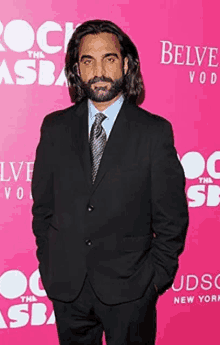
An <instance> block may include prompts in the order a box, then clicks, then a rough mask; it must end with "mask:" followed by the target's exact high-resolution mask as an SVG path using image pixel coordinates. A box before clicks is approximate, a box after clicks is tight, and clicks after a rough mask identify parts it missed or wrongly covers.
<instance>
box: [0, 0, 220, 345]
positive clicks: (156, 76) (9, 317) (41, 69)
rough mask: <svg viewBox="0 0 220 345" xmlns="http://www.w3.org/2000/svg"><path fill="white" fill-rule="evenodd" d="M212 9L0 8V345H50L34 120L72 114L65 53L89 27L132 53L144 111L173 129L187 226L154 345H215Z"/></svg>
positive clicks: (215, 17)
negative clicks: (130, 44)
mask: <svg viewBox="0 0 220 345" xmlns="http://www.w3.org/2000/svg"><path fill="white" fill-rule="evenodd" d="M15 3H17V5H15ZM94 4H95V5H94ZM219 10H220V5H219V1H218V0H213V1H212V5H211V6H210V1H208V0H194V1H191V0H185V1H177V0H156V1H149V2H147V1H145V0H140V1H138V2H137V1H136V0H130V1H129V0H109V1H107V2H105V1H96V2H91V1H86V0H82V1H78V0H72V1H67V0H62V1H58V0H53V1H52V0H44V1H41V0H39V1H36V2H34V1H33V2H30V1H26V0H19V1H17V2H15V1H13V0H8V1H7V2H4V3H3V2H2V4H1V5H0V90H1V125H0V143H1V157H0V209H1V220H0V222H1V223H0V229H1V241H0V342H1V344H4V345H6V344H7V345H12V344H16V345H20V344H22V345H25V344H30V343H32V344H33V345H35V344H36V345H37V344H54V345H55V344H58V341H57V335H56V328H55V325H54V315H53V311H52V305H51V302H50V301H49V300H48V299H47V297H46V296H45V292H44V290H43V288H42V285H41V282H40V279H39V274H38V270H37V266H38V263H37V259H36V257H35V250H36V248H35V240H34V237H33V235H32V230H31V219H32V217H31V206H32V200H31V196H30V181H31V173H32V169H33V161H34V157H35V149H36V145H37V143H38V141H39V134H40V132H39V129H40V125H41V123H42V120H43V117H44V116H45V115H46V114H48V113H49V112H51V111H54V110H57V109H61V108H64V107H66V106H69V105H70V98H69V95H68V89H67V88H66V84H65V79H64V77H63V72H62V69H63V65H64V56H65V46H66V43H67V42H68V39H69V37H70V35H71V33H72V31H73V29H74V28H75V27H76V25H77V24H79V23H82V22H83V21H85V20H88V19H95V18H103V19H109V20H112V21H114V22H115V23H116V24H118V25H119V26H121V27H122V28H123V29H124V30H125V32H127V33H128V35H129V36H130V37H131V38H132V40H133V41H134V43H135V44H136V46H137V48H138V51H139V53H140V59H141V67H142V73H143V76H144V81H145V86H146V99H145V102H144V103H143V104H142V107H143V108H145V109H148V110H149V111H151V112H154V113H157V114H159V115H161V116H164V117H165V118H167V119H168V120H170V121H171V122H172V124H173V128H174V133H175V143H176V148H177V151H178V153H179V156H180V159H181V162H182V164H183V167H184V170H185V173H186V177H187V189H186V190H187V196H188V201H189V207H190V227H189V231H188V237H187V242H186V249H185V252H184V253H183V255H182V256H181V259H180V269H179V271H178V274H177V277H176V279H175V282H174V285H173V287H172V289H170V290H169V291H167V292H166V293H165V294H164V295H163V296H162V297H161V298H160V299H159V302H158V334H157V345H176V344H178V345H183V344H184V345H185V344H186V343H187V344H189V345H194V344H201V345H203V344H204V345H205V344H219V332H218V323H219V312H218V311H219V303H220V268H219V243H220V232H219V224H218V222H219V216H220V212H219V204H220V186H219V179H220V146H219V109H220V105H219V79H218V78H219V62H220V55H219V48H220V43H219V29H220V22H219Z"/></svg>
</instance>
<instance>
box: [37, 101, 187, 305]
mask: <svg viewBox="0 0 220 345" xmlns="http://www.w3.org/2000/svg"><path fill="white" fill-rule="evenodd" d="M184 185H185V178H184V174H183V169H182V167H181V165H180V163H179V160H178V158H177V155H176V150H175V148H174V145H173V133H172V128H171V125H170V123H169V122H168V121H167V120H165V119H163V118H162V117H159V116H156V115H152V114H150V113H149V112H147V111H145V110H143V109H141V108H139V107H137V106H135V105H132V104H130V103H129V102H128V101H125V102H124V104H123V105H122V108H121V110H120V112H119V114H118V117H117V119H116V121H115V124H114V126H113V128H112V131H111V133H110V136H109V139H108V141H107V144H106V147H105V151H104V154H103V156H102V160H101V163H100V167H99V171H98V174H97V177H96V180H95V183H94V185H92V183H91V171H90V153H89V145H88V108H87V101H83V102H82V103H80V104H77V105H74V106H72V107H70V108H68V109H65V110H62V111H58V112H55V113H52V114H50V115H48V116H46V117H45V119H44V121H43V124H42V128H41V139H40V143H39V145H38V148H37V154H36V161H35V165H34V173H33V180H32V193H33V199H34V204H33V232H34V234H35V236H36V243H37V246H38V249H37V257H38V259H39V262H40V266H39V269H40V273H41V277H42V282H43V285H44V288H45V290H46V292H47V294H48V297H49V298H54V299H57V300H61V301H73V300H74V299H75V298H76V297H77V296H78V294H79V293H80V290H81V288H82V285H83V281H84V279H85V276H86V273H87V274H88V275H89V278H90V281H91V283H92V286H93V288H94V290H95V293H96V294H97V296H98V297H99V299H100V300H101V301H103V302H104V303H106V304H118V303H122V302H128V301H131V300H135V299H137V298H140V297H141V296H142V295H143V294H144V292H145V291H146V289H147V287H148V286H149V284H150V283H152V280H153V282H154V283H155V284H156V285H157V286H158V289H159V293H163V292H164V291H165V290H166V289H167V288H169V287H170V286H171V284H172V282H173V280H174V277H175V274H176V271H177V268H178V256H179V254H180V253H181V252H182V251H183V247H184V240H185V235H186V229H187V224H188V213H187V204H186V198H185V193H184Z"/></svg>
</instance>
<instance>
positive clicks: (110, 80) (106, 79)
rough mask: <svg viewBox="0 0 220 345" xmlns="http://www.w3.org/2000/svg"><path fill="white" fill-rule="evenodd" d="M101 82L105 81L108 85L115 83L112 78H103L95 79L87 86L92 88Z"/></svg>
mask: <svg viewBox="0 0 220 345" xmlns="http://www.w3.org/2000/svg"><path fill="white" fill-rule="evenodd" d="M99 81H104V82H106V83H114V81H113V80H112V79H111V78H108V77H104V76H102V77H94V78H92V79H90V80H89V81H88V82H87V85H89V86H91V85H92V84H95V83H98V82H99Z"/></svg>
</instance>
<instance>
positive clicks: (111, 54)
mask: <svg viewBox="0 0 220 345" xmlns="http://www.w3.org/2000/svg"><path fill="white" fill-rule="evenodd" d="M108 56H115V57H116V58H117V59H119V56H118V54H116V53H107V54H105V55H104V58H105V57H108Z"/></svg>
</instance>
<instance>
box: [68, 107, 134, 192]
mask: <svg viewBox="0 0 220 345" xmlns="http://www.w3.org/2000/svg"><path fill="white" fill-rule="evenodd" d="M128 112H129V104H128V102H127V101H124V103H123V105H122V107H121V109H120V111H119V113H118V116H117V118H116V120H115V123H114V126H113V128H112V130H111V132H110V135H109V138H108V140H107V143H106V146H105V150H104V153H103V156H102V159H101V162H100V166H99V170H98V173H97V176H96V179H95V183H94V184H93V185H92V179H91V161H90V149H89V142H88V104H87V100H85V101H83V102H82V103H80V104H79V105H78V108H77V109H76V113H75V114H76V115H77V117H78V126H76V124H75V121H74V123H73V125H72V130H73V132H72V133H73V136H72V137H73V140H74V144H75V146H76V147H77V148H78V154H79V159H80V162H81V165H82V168H83V171H84V174H85V180H86V182H87V185H88V188H89V190H90V192H91V193H93V192H94V191H95V190H96V188H97V187H98V185H99V184H100V182H101V181H102V179H103V177H104V175H105V174H106V172H107V171H108V170H109V169H112V168H114V167H115V166H116V165H117V164H119V163H120V159H121V157H123V156H124V152H125V150H126V147H127V142H128V139H129V137H130V127H129V122H128V121H127V115H126V114H127V113H128ZM74 120H75V119H74Z"/></svg>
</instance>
